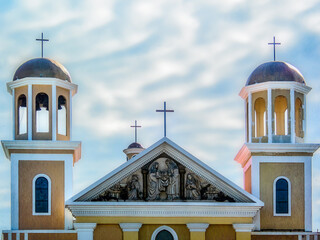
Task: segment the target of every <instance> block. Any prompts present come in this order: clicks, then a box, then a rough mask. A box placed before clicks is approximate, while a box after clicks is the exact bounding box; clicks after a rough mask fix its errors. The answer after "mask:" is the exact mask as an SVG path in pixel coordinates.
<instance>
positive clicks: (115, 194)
mask: <svg viewBox="0 0 320 240" xmlns="http://www.w3.org/2000/svg"><path fill="white" fill-rule="evenodd" d="M120 188H121V187H120V183H117V184H115V185H114V186H113V187H112V188H110V190H109V194H110V198H113V199H116V200H118V199H119V198H120V193H121V189H120Z"/></svg>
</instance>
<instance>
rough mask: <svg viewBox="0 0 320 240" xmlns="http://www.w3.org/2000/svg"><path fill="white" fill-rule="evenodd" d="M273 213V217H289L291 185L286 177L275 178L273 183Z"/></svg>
mask: <svg viewBox="0 0 320 240" xmlns="http://www.w3.org/2000/svg"><path fill="white" fill-rule="evenodd" d="M273 204H274V206H273V208H274V209H273V212H274V215H275V216H277V215H278V216H290V215H291V185H290V181H289V179H288V178H286V177H277V178H276V179H275V180H274V183H273Z"/></svg>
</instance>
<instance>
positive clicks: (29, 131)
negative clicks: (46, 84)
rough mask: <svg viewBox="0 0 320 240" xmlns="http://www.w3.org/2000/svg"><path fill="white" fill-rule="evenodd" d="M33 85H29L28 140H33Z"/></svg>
mask: <svg viewBox="0 0 320 240" xmlns="http://www.w3.org/2000/svg"><path fill="white" fill-rule="evenodd" d="M32 99H33V97H32V85H31V84H29V85H28V105H27V106H28V140H32V119H33V117H32Z"/></svg>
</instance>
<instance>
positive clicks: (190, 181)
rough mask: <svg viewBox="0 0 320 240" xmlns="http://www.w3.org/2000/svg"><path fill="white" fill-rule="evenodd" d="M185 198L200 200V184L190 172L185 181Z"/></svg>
mask: <svg viewBox="0 0 320 240" xmlns="http://www.w3.org/2000/svg"><path fill="white" fill-rule="evenodd" d="M186 198H187V199H189V200H200V199H201V194H200V185H199V182H198V180H197V179H196V178H195V176H194V175H193V174H191V173H188V175H187V181H186Z"/></svg>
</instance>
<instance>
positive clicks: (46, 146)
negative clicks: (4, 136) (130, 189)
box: [1, 140, 81, 162]
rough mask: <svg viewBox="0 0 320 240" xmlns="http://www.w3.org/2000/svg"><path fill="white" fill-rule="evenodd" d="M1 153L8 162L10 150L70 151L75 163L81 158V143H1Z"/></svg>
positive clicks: (17, 141)
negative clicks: (3, 153) (72, 153)
mask: <svg viewBox="0 0 320 240" xmlns="http://www.w3.org/2000/svg"><path fill="white" fill-rule="evenodd" d="M1 144H2V148H3V151H4V152H5V155H6V157H7V159H9V160H10V158H11V156H10V150H72V151H74V156H75V162H77V161H78V160H79V159H80V158H81V142H79V141H46V140H43V141H42V140H33V141H29V140H16V141H7V140H3V141H1Z"/></svg>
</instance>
